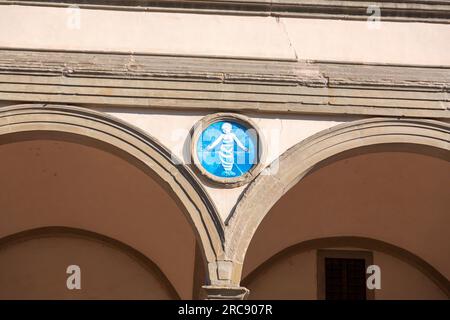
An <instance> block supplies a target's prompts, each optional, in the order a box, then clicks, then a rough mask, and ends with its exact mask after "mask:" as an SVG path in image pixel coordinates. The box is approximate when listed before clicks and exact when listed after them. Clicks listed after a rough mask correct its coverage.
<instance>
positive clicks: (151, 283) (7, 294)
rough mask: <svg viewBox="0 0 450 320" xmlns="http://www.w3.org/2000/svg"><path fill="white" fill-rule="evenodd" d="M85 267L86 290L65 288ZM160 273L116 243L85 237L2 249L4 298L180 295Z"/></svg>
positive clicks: (46, 238)
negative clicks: (74, 269)
mask: <svg viewBox="0 0 450 320" xmlns="http://www.w3.org/2000/svg"><path fill="white" fill-rule="evenodd" d="M74 264H75V265H77V266H79V267H80V270H81V277H80V279H81V281H80V283H81V290H69V289H68V288H67V286H66V281H67V278H68V277H69V274H67V273H66V270H67V267H68V266H70V265H74ZM175 298H176V295H173V292H171V291H170V290H169V289H168V288H167V284H166V283H165V281H164V279H161V276H160V274H158V273H157V272H155V271H154V270H152V269H151V268H149V267H148V266H146V265H145V264H144V263H143V262H142V261H139V260H138V259H136V257H133V256H132V255H130V253H129V252H126V251H124V250H120V249H119V248H117V246H113V245H110V244H108V243H106V242H103V241H99V240H96V239H92V238H89V237H86V236H76V235H70V234H67V235H65V234H60V235H56V234H47V235H45V234H44V235H41V236H35V237H32V238H29V239H25V240H19V241H11V242H7V243H5V244H4V245H2V246H1V247H0V299H175Z"/></svg>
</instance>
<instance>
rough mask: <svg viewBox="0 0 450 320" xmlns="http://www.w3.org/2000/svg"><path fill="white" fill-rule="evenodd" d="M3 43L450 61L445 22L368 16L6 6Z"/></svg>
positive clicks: (1, 17) (1, 15)
mask: <svg viewBox="0 0 450 320" xmlns="http://www.w3.org/2000/svg"><path fill="white" fill-rule="evenodd" d="M382 18H383V17H382V16H381V19H382ZM331 31H332V32H331ZM0 46H2V47H9V48H12V47H14V48H41V49H61V50H64V49H65V50H91V51H92V50H94V51H116V52H140V53H156V54H176V55H206V56H224V57H247V58H249V57H251V58H264V59H277V60H278V59H289V60H296V59H300V60H332V61H354V62H374V63H395V64H425V65H450V57H449V55H448V54H447V52H449V50H450V27H449V26H448V25H447V24H425V23H403V22H383V21H382V20H381V23H380V24H379V25H378V26H377V27H375V28H374V27H373V25H371V24H369V23H367V22H365V21H343V20H331V19H299V18H276V17H258V16H232V15H207V14H181V13H158V12H136V11H116V10H91V9H81V10H79V11H77V10H76V9H70V8H69V9H68V8H55V7H34V6H14V5H2V6H1V10H0Z"/></svg>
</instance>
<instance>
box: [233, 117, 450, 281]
mask: <svg viewBox="0 0 450 320" xmlns="http://www.w3.org/2000/svg"><path fill="white" fill-rule="evenodd" d="M379 144H415V145H423V146H428V147H432V148H436V149H440V150H445V151H449V150H450V124H447V123H443V122H439V121H434V120H422V119H404V118H372V119H364V120H358V121H354V122H350V123H345V124H342V125H338V126H335V127H332V128H330V129H327V130H324V131H321V132H319V133H317V134H315V135H313V136H311V137H309V138H308V139H306V140H304V141H302V142H300V143H298V144H297V145H295V146H293V147H292V148H290V149H289V150H287V151H286V152H285V153H284V154H283V155H281V156H280V157H279V158H278V159H277V160H275V161H274V162H272V163H271V165H270V166H269V167H268V168H266V169H265V170H264V171H263V173H262V174H260V175H259V176H258V177H257V178H256V179H255V180H254V181H253V182H252V183H251V184H250V185H249V186H248V187H247V188H246V190H245V191H244V193H243V195H242V196H241V198H240V201H239V202H238V204H237V205H236V207H235V210H234V212H233V215H232V217H231V219H230V221H229V224H228V228H227V229H228V230H227V247H226V253H227V257H228V258H229V259H230V260H233V261H234V262H235V265H236V267H237V268H239V267H242V264H243V262H244V258H245V254H246V251H247V248H248V246H249V244H250V242H251V240H252V238H253V235H254V234H255V232H256V230H257V228H258V226H259V224H260V223H261V221H262V220H263V219H264V217H265V216H266V214H267V213H268V212H269V210H270V209H271V208H272V207H273V205H274V204H275V203H276V202H277V201H278V200H279V199H280V198H281V197H282V196H283V195H284V194H285V193H286V192H288V191H289V190H290V189H291V188H292V187H293V186H294V185H296V183H297V182H299V181H300V180H301V179H302V178H303V177H304V176H305V175H306V174H307V173H308V172H310V171H311V170H312V169H314V168H315V167H316V166H318V165H319V164H320V163H321V162H322V161H323V160H326V159H328V158H330V157H332V156H334V155H337V154H340V153H342V152H345V151H348V150H352V149H356V148H359V147H364V146H372V145H379ZM236 273H237V274H240V273H241V270H236Z"/></svg>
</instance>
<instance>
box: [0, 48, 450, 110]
mask: <svg viewBox="0 0 450 320" xmlns="http://www.w3.org/2000/svg"><path fill="white" fill-rule="evenodd" d="M449 88H450V67H424V66H401V65H376V64H373V65H368V64H355V63H331V62H320V61H299V62H294V61H293V62H286V61H262V60H243V59H224V58H202V57H196V58H194V57H175V56H155V55H134V54H113V53H92V52H89V53H88V52H63V51H32V50H18V49H17V50H14V49H0V100H4V101H30V102H31V101H33V102H42V103H70V104H78V105H83V106H88V107H89V106H97V107H98V106H118V107H142V108H147V107H150V108H164V109H182V110H195V109H203V110H214V111H251V112H267V113H293V114H302V113H308V114H355V115H370V116H374V115H378V116H399V117H402V116H406V117H421V118H424V117H425V118H441V119H444V118H450V112H449V108H450V101H449Z"/></svg>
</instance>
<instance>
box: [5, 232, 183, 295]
mask: <svg viewBox="0 0 450 320" xmlns="http://www.w3.org/2000/svg"><path fill="white" fill-rule="evenodd" d="M41 238H58V239H64V238H75V239H76V238H80V239H86V240H89V241H94V242H98V244H99V245H101V246H102V247H103V246H107V247H108V248H111V249H113V250H117V251H119V252H121V253H123V255H124V256H128V257H130V258H131V261H136V263H137V264H138V265H140V266H142V268H143V269H144V270H146V271H147V272H148V273H149V274H151V275H153V276H154V277H157V279H160V285H161V287H162V288H161V289H162V291H164V292H165V294H166V295H167V296H169V297H170V299H176V300H179V299H181V298H180V295H179V294H178V292H177V291H176V289H175V287H174V286H173V284H172V283H171V282H170V280H169V279H168V278H167V276H166V275H165V274H164V273H163V272H162V270H161V269H160V268H159V266H158V265H157V264H156V263H155V262H153V261H152V260H150V259H149V258H148V257H147V256H146V255H144V254H143V253H141V252H140V251H138V250H137V249H135V248H134V247H131V246H130V245H128V244H126V243H123V242H121V241H119V240H117V239H113V238H111V237H108V236H105V235H103V234H99V233H97V232H93V231H88V230H84V229H79V228H72V227H58V226H52V227H41V228H36V229H30V230H25V231H21V232H18V233H15V234H12V235H8V236H5V237H3V238H1V239H0V253H1V250H2V249H4V248H5V247H11V246H14V245H17V244H19V245H20V243H24V242H27V241H33V240H36V239H41ZM105 266H106V267H107V265H105ZM106 269H107V268H106ZM82 271H83V270H82ZM103 272H108V270H104V271H103ZM103 272H102V273H103ZM83 273H84V271H83ZM112 276H113V277H114V274H113V275H112ZM63 277H64V276H63ZM83 282H84V281H83ZM82 287H84V284H83V286H82ZM64 291H65V290H64ZM120 294H123V293H121V292H120ZM149 294H153V293H152V292H149Z"/></svg>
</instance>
